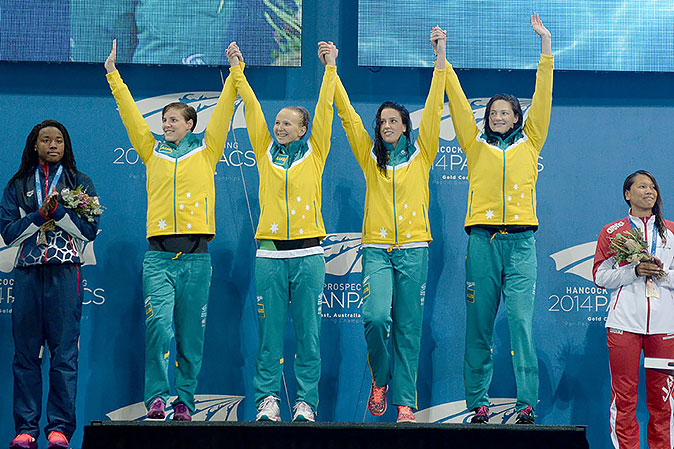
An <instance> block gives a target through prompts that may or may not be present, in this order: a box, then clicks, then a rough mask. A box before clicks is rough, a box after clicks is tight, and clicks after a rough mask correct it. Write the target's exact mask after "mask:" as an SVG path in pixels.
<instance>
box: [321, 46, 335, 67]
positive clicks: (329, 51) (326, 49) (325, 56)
mask: <svg viewBox="0 0 674 449" xmlns="http://www.w3.org/2000/svg"><path fill="white" fill-rule="evenodd" d="M338 53H339V50H338V49H337V47H336V46H335V44H334V43H332V41H328V42H324V41H320V42H319V43H318V59H320V61H321V63H322V64H323V65H337V54H338Z"/></svg>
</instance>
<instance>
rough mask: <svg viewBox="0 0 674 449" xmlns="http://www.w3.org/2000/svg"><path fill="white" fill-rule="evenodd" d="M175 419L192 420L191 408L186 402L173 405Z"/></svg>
mask: <svg viewBox="0 0 674 449" xmlns="http://www.w3.org/2000/svg"><path fill="white" fill-rule="evenodd" d="M173 420H174V421H192V415H190V409H188V408H187V406H186V405H185V404H183V403H182V402H179V403H177V404H175V405H174V406H173Z"/></svg>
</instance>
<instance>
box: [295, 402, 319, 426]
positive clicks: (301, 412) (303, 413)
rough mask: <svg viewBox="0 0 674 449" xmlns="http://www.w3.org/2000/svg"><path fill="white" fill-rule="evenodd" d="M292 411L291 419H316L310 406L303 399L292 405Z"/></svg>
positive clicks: (311, 420) (312, 420) (310, 420)
mask: <svg viewBox="0 0 674 449" xmlns="http://www.w3.org/2000/svg"><path fill="white" fill-rule="evenodd" d="M293 412H294V414H293V421H308V422H314V421H316V415H315V414H314V411H313V410H312V409H311V406H310V405H309V404H307V403H306V402H304V401H301V402H298V403H297V404H295V407H293Z"/></svg>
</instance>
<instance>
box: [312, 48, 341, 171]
mask: <svg viewBox="0 0 674 449" xmlns="http://www.w3.org/2000/svg"><path fill="white" fill-rule="evenodd" d="M321 44H326V43H325V42H319V43H318V53H319V57H321V51H322V52H323V53H322V60H324V61H325V72H324V74H323V82H322V83H321V90H320V92H319V94H318V102H317V103H316V110H315V112H314V120H313V122H312V125H311V136H310V137H309V140H310V141H311V143H312V146H313V147H314V148H315V149H316V151H317V152H318V154H320V155H321V158H322V159H323V161H324V162H325V159H326V158H327V157H328V152H329V151H330V137H331V135H332V118H333V109H332V102H333V99H334V97H335V82H336V79H337V54H338V50H337V47H335V45H334V44H333V43H332V42H330V43H329V44H327V45H324V46H323V47H321Z"/></svg>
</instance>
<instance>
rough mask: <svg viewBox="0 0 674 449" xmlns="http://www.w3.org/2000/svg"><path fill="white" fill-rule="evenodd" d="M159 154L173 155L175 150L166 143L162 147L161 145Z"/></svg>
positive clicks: (158, 149) (158, 150)
mask: <svg viewBox="0 0 674 449" xmlns="http://www.w3.org/2000/svg"><path fill="white" fill-rule="evenodd" d="M157 153H162V154H171V153H173V148H171V147H170V146H168V145H166V144H165V143H162V144H161V145H159V148H157Z"/></svg>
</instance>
